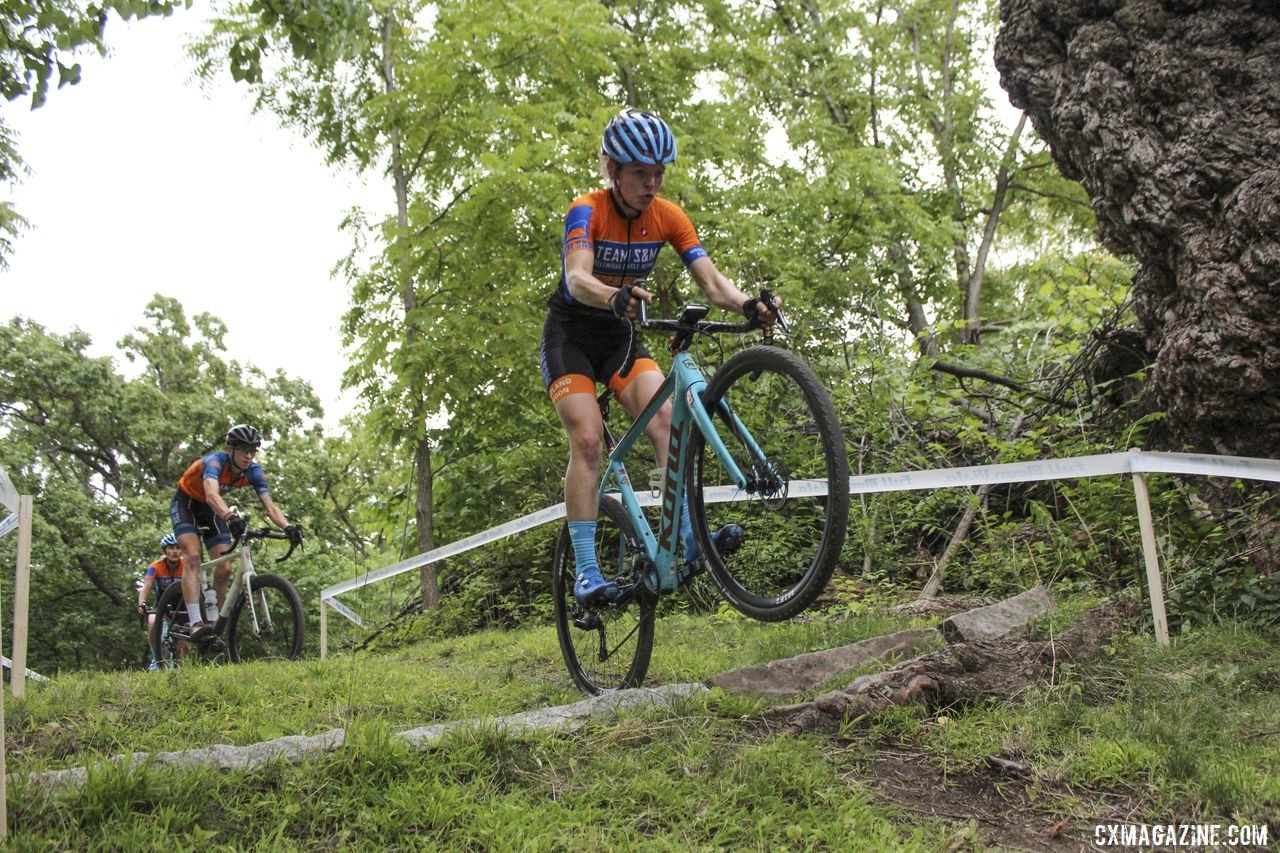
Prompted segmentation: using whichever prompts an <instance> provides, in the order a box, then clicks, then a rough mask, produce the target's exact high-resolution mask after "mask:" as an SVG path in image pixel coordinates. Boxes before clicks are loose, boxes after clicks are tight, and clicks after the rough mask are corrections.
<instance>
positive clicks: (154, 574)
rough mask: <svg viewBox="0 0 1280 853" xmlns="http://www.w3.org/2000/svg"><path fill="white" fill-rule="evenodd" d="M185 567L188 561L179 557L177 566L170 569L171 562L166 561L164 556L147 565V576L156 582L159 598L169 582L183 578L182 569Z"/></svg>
mask: <svg viewBox="0 0 1280 853" xmlns="http://www.w3.org/2000/svg"><path fill="white" fill-rule="evenodd" d="M184 568H186V561H185V560H181V559H179V560H178V566H177V568H175V569H174V570H173V571H169V564H168V563H167V562H165V559H164V557H161V558H160V559H159V560H156V561H155V562H154V563H152V564H151V565H149V566H147V577H149V578H151V579H152V581H154V582H155V585H156V598H157V599H159V598H160V593H162V592H164V591H165V589H167V588H168V586H169V584H171V583H174V582H176V581H180V580H182V570H183V569H184Z"/></svg>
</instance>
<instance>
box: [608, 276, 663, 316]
mask: <svg viewBox="0 0 1280 853" xmlns="http://www.w3.org/2000/svg"><path fill="white" fill-rule="evenodd" d="M652 298H653V297H652V296H651V295H650V293H649V291H647V290H645V289H644V288H643V287H641V286H640V283H639V282H636V283H634V284H624V285H622V287H619V288H618V290H617V292H616V293H614V294H613V298H612V299H610V300H609V307H610V309H612V310H613V316H615V317H617V318H618V319H619V320H628V319H630V320H634V319H635V318H636V311H637V310H638V304H637V303H639V302H640V301H641V300H643V301H645V302H648V301H649V300H650V299H652Z"/></svg>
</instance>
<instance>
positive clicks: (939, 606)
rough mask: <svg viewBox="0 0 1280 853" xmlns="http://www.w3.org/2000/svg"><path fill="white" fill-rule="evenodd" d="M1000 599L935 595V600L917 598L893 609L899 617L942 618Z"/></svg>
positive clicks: (984, 605) (993, 602)
mask: <svg viewBox="0 0 1280 853" xmlns="http://www.w3.org/2000/svg"><path fill="white" fill-rule="evenodd" d="M999 600H1000V599H998V598H987V597H985V596H978V597H976V598H960V597H959V596H955V595H935V596H934V597H933V598H917V599H916V600H914V601H905V602H903V603H902V604H899V605H897V606H895V607H894V608H893V612H894V613H897V614H898V615H899V616H941V615H942V614H944V613H947V614H950V613H955V612H957V611H961V610H972V609H974V608H975V607H986V606H987V605H988V604H995V603H996V602H997V601H999Z"/></svg>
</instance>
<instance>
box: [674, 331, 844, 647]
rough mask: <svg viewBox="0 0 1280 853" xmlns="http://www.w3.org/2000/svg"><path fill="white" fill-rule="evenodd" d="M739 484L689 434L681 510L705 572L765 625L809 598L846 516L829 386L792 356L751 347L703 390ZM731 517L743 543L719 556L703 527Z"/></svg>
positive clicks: (818, 587)
mask: <svg viewBox="0 0 1280 853" xmlns="http://www.w3.org/2000/svg"><path fill="white" fill-rule="evenodd" d="M702 400H703V403H704V404H705V405H706V407H707V411H708V412H710V413H711V414H712V417H713V419H714V420H715V421H716V424H717V427H718V428H719V429H718V431H719V434H720V436H721V438H722V440H723V441H724V443H725V447H726V448H727V450H728V452H729V455H730V456H731V457H732V458H733V460H734V463H735V464H736V465H737V466H738V468H739V470H740V471H741V472H742V474H743V475H744V476H745V477H746V478H747V481H748V482H747V487H746V488H745V489H740V488H738V486H737V485H736V484H735V483H734V481H733V480H732V479H731V478H730V476H729V474H728V473H727V471H726V469H725V465H724V463H723V462H722V461H721V460H720V458H719V457H718V456H717V455H716V453H715V452H714V450H713V449H712V448H711V447H710V446H709V445H708V444H707V442H706V438H705V437H704V436H703V435H702V433H700V432H699V431H697V430H694V431H693V436H692V441H691V443H690V447H689V453H690V459H691V460H692V462H693V464H692V465H690V466H689V474H688V481H687V487H688V492H689V516H690V521H691V522H692V524H693V529H694V535H695V536H696V537H697V539H698V543H699V545H700V547H701V549H702V553H703V555H704V558H705V560H706V566H707V570H708V572H709V573H710V575H711V579H712V580H713V581H715V584H716V586H718V587H719V588H720V592H721V594H722V595H723V596H724V598H725V600H726V601H728V602H729V604H731V605H732V606H734V607H735V608H737V609H738V610H740V611H741V612H743V613H745V614H747V615H748V616H752V617H754V618H756V619H760V620H763V621H766V622H774V621H779V620H782V619H788V618H790V617H792V616H794V615H796V614H797V613H800V612H801V611H803V610H804V609H805V608H806V607H808V606H809V605H810V604H812V603H813V600H814V599H815V598H817V597H818V595H819V594H820V593H821V592H822V590H823V588H825V587H826V585H827V581H829V580H830V579H831V574H832V573H833V572H834V571H835V569H836V564H837V562H838V561H839V558H840V549H841V548H842V547H843V546H844V538H845V529H846V527H847V525H848V521H849V461H848V457H847V455H846V454H845V448H844V437H843V436H842V435H841V432H840V422H839V420H838V419H837V417H836V412H835V407H834V406H833V405H832V403H831V398H830V396H829V395H828V393H827V390H826V389H825V388H824V387H823V386H822V383H821V381H819V379H818V377H817V376H816V375H815V374H814V372H813V371H812V370H811V369H810V368H809V366H808V365H806V364H805V363H804V362H803V361H801V360H800V358H799V357H797V356H796V355H794V354H792V353H790V352H787V351H786V350H781V349H778V348H776V347H771V346H759V347H751V348H749V349H745V350H742V351H741V352H739V353H737V354H736V355H734V356H733V357H732V358H730V359H729V360H728V361H726V362H725V363H724V365H723V366H722V367H721V368H720V369H719V370H717V371H716V373H715V375H714V376H712V377H711V380H710V381H709V382H708V383H707V388H706V391H705V392H704V393H703V397H702ZM726 524H738V525H740V526H741V527H742V529H743V534H744V537H743V540H742V542H741V545H739V546H738V547H737V549H736V551H735V552H734V553H732V554H727V553H726V554H721V553H720V552H719V551H718V550H717V549H716V548H715V547H714V544H713V543H712V540H711V534H712V533H713V532H714V531H716V530H719V529H720V528H721V527H723V526H724V525H726Z"/></svg>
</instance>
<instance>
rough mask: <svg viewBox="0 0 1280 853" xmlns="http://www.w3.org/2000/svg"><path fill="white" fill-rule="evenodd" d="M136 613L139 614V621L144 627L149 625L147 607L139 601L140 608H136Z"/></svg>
mask: <svg viewBox="0 0 1280 853" xmlns="http://www.w3.org/2000/svg"><path fill="white" fill-rule="evenodd" d="M134 612H136V613H137V614H138V619H139V620H140V621H141V622H142V624H143V625H145V624H147V605H145V604H143V603H142V602H141V601H139V602H138V606H137V607H135V608H134Z"/></svg>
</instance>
